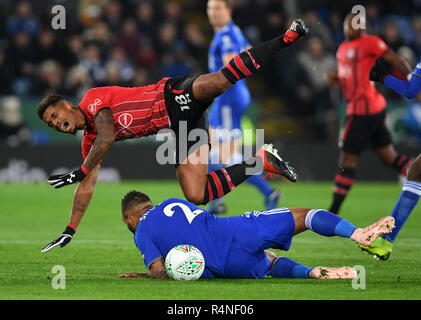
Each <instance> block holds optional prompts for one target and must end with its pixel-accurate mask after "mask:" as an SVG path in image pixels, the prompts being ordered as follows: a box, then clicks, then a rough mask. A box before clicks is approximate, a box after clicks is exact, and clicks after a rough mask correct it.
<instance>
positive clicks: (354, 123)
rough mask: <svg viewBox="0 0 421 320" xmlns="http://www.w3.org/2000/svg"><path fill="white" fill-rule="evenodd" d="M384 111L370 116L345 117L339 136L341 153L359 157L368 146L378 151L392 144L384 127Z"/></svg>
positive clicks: (387, 130)
mask: <svg viewBox="0 0 421 320" xmlns="http://www.w3.org/2000/svg"><path fill="white" fill-rule="evenodd" d="M385 120H386V111H385V110H383V111H382V112H379V113H376V114H372V115H347V116H346V117H345V120H344V126H343V128H342V130H341V132H340V136H339V147H340V148H341V149H342V151H344V152H347V153H351V154H355V155H359V154H361V152H363V151H364V150H365V149H366V148H367V147H368V146H370V147H371V148H372V149H374V150H375V149H378V148H382V147H385V146H388V145H390V144H392V138H391V135H390V132H389V129H388V128H387V127H386V122H385Z"/></svg>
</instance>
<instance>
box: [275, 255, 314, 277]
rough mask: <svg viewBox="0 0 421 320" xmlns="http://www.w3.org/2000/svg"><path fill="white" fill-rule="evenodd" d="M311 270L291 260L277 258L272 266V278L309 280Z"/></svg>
mask: <svg viewBox="0 0 421 320" xmlns="http://www.w3.org/2000/svg"><path fill="white" fill-rule="evenodd" d="M311 270H312V268H310V267H307V266H304V265H302V264H299V263H297V262H295V261H292V260H291V259H288V258H285V257H279V258H277V259H276V260H275V262H274V263H273V266H272V277H274V278H310V271H311Z"/></svg>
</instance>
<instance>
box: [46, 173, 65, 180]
mask: <svg viewBox="0 0 421 320" xmlns="http://www.w3.org/2000/svg"><path fill="white" fill-rule="evenodd" d="M63 176H64V175H63V174H56V175H54V176H49V177H48V179H47V181H54V180H60V179H61V178H62V177H63Z"/></svg>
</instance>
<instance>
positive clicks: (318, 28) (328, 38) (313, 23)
mask: <svg viewBox="0 0 421 320" xmlns="http://www.w3.org/2000/svg"><path fill="white" fill-rule="evenodd" d="M304 21H305V22H306V24H307V25H308V27H309V28H310V33H309V36H315V37H318V38H320V39H321V40H322V42H323V47H324V48H326V49H327V50H334V49H335V46H334V43H333V40H332V35H331V33H330V30H329V27H328V26H327V25H326V24H325V23H324V22H323V21H321V19H320V17H319V15H318V14H317V11H316V10H314V9H310V10H308V11H307V12H305V13H304ZM342 21H343V19H342Z"/></svg>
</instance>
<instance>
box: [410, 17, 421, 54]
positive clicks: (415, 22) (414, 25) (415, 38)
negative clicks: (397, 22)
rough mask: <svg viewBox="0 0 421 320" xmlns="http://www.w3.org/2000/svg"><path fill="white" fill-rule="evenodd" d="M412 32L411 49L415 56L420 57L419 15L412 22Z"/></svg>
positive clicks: (420, 25) (420, 28) (420, 21)
mask: <svg viewBox="0 0 421 320" xmlns="http://www.w3.org/2000/svg"><path fill="white" fill-rule="evenodd" d="M412 32H413V37H412V38H413V49H414V50H415V55H416V56H417V57H421V14H420V15H419V16H415V17H414V20H413V22H412Z"/></svg>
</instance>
